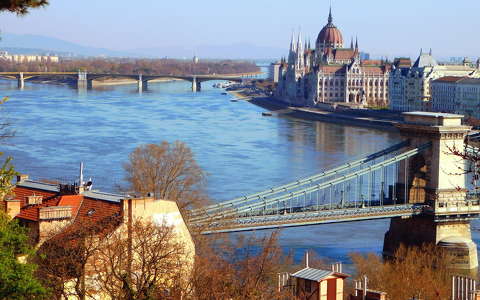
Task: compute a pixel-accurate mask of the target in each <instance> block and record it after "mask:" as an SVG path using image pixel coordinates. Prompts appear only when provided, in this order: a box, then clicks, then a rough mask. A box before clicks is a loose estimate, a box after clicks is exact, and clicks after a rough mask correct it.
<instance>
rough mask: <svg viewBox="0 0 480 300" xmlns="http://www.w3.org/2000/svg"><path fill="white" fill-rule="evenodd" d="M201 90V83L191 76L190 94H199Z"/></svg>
mask: <svg viewBox="0 0 480 300" xmlns="http://www.w3.org/2000/svg"><path fill="white" fill-rule="evenodd" d="M201 90H202V84H201V82H200V81H199V80H198V79H197V77H196V76H193V79H192V92H194V93H195V92H200V91H201Z"/></svg>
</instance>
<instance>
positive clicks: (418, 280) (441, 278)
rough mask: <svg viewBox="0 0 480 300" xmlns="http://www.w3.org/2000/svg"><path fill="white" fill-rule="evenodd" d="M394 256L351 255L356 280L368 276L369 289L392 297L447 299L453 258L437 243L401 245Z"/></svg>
mask: <svg viewBox="0 0 480 300" xmlns="http://www.w3.org/2000/svg"><path fill="white" fill-rule="evenodd" d="M394 257H395V259H391V260H387V261H385V262H383V261H382V259H381V258H380V257H378V256H377V255H375V254H368V255H365V256H364V255H361V254H352V255H351V258H352V261H353V263H354V265H355V269H356V270H357V275H356V279H357V280H359V279H361V278H362V277H363V276H364V275H366V276H367V277H368V288H370V289H374V290H380V291H383V292H386V293H387V295H388V297H389V299H411V298H412V297H414V296H415V297H419V298H420V299H448V297H449V295H450V283H451V275H452V274H451V270H450V269H449V268H448V266H449V264H450V262H451V261H452V257H451V256H450V255H448V253H446V252H445V251H443V250H442V249H439V248H438V247H436V246H435V245H423V246H421V247H410V248H407V247H404V246H402V247H400V248H399V249H398V250H397V251H396V253H395V255H394Z"/></svg>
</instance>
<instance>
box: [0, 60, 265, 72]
mask: <svg viewBox="0 0 480 300" xmlns="http://www.w3.org/2000/svg"><path fill="white" fill-rule="evenodd" d="M46 70H47V71H49V72H77V71H78V70H86V71H88V72H90V73H103V74H143V75H158V74H171V75H188V74H198V75H201V74H238V73H251V72H258V71H259V68H258V67H257V66H256V65H255V63H253V62H249V61H233V60H224V61H213V60H212V61H200V62H199V63H198V64H193V62H191V61H190V60H188V61H187V60H178V59H114V58H111V59H108V58H103V59H101V58H92V59H74V60H61V61H60V62H59V63H54V62H41V63H40V62H25V63H15V62H12V61H8V60H0V72H13V71H23V72H26V71H31V72H45V71H46Z"/></svg>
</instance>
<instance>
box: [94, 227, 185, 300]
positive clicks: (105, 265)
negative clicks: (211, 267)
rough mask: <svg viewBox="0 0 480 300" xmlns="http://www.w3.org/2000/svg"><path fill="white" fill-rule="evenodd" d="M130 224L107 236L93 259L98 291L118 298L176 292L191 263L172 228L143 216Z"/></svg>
mask: <svg viewBox="0 0 480 300" xmlns="http://www.w3.org/2000/svg"><path fill="white" fill-rule="evenodd" d="M131 226H132V227H131V230H130V231H129V229H128V226H125V225H124V226H121V227H120V228H119V229H118V230H115V231H113V232H111V233H110V234H108V235H106V236H105V238H104V239H103V240H104V242H102V243H101V246H100V247H99V249H98V251H97V253H96V255H95V256H94V258H93V259H92V263H93V267H92V270H94V274H95V276H94V277H95V279H94V280H95V282H96V286H98V287H99V292H100V293H102V294H106V295H109V296H110V297H111V299H120V300H122V299H125V300H127V299H128V300H147V299H163V297H162V296H170V297H172V296H175V295H178V293H179V292H180V291H181V290H182V286H183V284H184V283H185V282H186V280H185V279H186V278H185V277H186V274H188V272H190V269H191V265H192V262H191V261H190V262H189V258H188V254H187V251H186V249H185V246H184V245H183V243H182V242H181V241H180V240H179V239H178V237H177V236H176V234H175V233H174V228H173V227H171V226H167V225H165V224H155V223H153V222H150V221H146V220H143V219H137V220H133V221H132V224H131ZM190 259H193V257H191V258H190Z"/></svg>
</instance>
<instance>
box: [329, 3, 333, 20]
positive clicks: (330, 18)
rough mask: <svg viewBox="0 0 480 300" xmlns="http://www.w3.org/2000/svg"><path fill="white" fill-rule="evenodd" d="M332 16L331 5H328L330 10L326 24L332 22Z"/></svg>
mask: <svg viewBox="0 0 480 300" xmlns="http://www.w3.org/2000/svg"><path fill="white" fill-rule="evenodd" d="M332 22H333V18H332V6H331V5H330V12H329V13H328V24H332Z"/></svg>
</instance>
